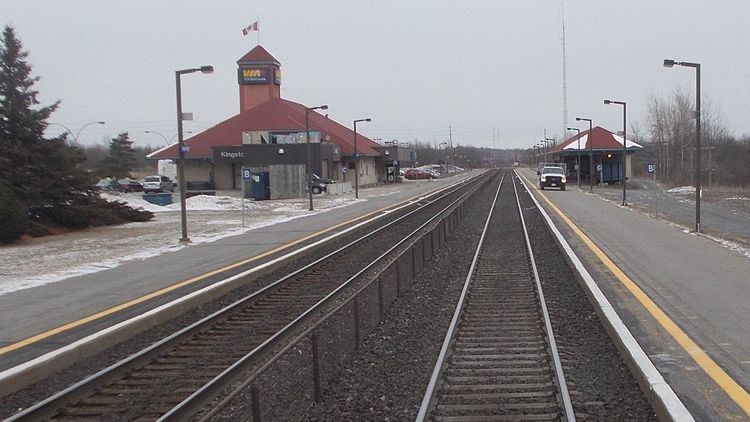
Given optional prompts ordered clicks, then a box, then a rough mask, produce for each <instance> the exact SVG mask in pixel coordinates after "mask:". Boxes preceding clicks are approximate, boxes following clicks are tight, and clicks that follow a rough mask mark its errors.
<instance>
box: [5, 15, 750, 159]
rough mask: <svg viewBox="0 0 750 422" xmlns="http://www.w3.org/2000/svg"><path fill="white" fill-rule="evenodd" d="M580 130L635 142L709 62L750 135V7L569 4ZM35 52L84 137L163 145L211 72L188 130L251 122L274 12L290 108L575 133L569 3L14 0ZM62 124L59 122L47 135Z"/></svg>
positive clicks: (487, 138)
mask: <svg viewBox="0 0 750 422" xmlns="http://www.w3.org/2000/svg"><path fill="white" fill-rule="evenodd" d="M564 7H565V24H566V41H567V42H566V45H567V75H568V77H567V81H568V84H567V85H568V124H569V125H570V126H574V125H576V122H575V117H576V116H581V117H590V118H593V119H594V123H595V124H596V125H601V126H604V127H606V128H608V129H610V130H613V131H616V130H621V126H622V123H621V122H622V117H621V116H622V115H621V109H620V108H619V107H616V106H605V105H603V104H602V100H603V99H604V98H611V99H614V100H621V101H627V102H628V117H629V122H634V121H641V122H643V121H644V119H645V113H646V99H647V97H648V96H649V95H650V94H652V93H653V94H656V95H668V94H669V93H670V92H671V91H673V90H674V89H675V88H677V87H681V88H683V89H685V90H688V91H689V92H691V93H693V92H694V91H693V90H694V83H695V82H694V80H695V79H694V78H695V76H694V71H693V70H692V69H688V68H678V67H675V68H673V69H665V68H664V67H663V66H662V60H663V59H664V58H674V59H676V60H683V61H695V62H700V63H701V64H702V69H701V71H702V89H703V94H704V96H703V98H704V101H707V100H708V101H710V102H711V103H712V104H713V106H714V108H716V109H717V110H718V111H719V112H720V113H721V114H723V116H724V119H725V123H726V125H727V127H728V128H729V130H730V131H731V132H732V133H735V134H737V135H740V134H743V133H744V134H748V133H750V117H749V116H750V113H749V112H748V111H749V110H748V104H750V102H749V101H748V96H749V94H750V81H749V78H748V75H750V70H748V69H750V27H748V22H750V2H748V1H746V0H734V1H730V0H727V1H722V0H718V1H712V2H708V1H697V0H689V1H687V0H660V1H653V0H648V1H647V0H629V1H600V0H599V1H596V0H580V1H570V0H568V1H566V2H565V6H564ZM2 9H3V12H2V14H0V22H1V23H3V24H11V25H13V26H14V27H15V28H16V31H17V35H18V37H19V38H20V39H21V41H22V42H23V44H24V47H25V49H26V50H28V51H30V56H29V60H30V62H31V64H32V65H33V67H34V75H36V76H40V77H41V81H40V82H39V83H38V84H37V89H38V90H39V91H40V96H39V98H40V100H41V102H42V103H43V104H48V103H51V102H53V101H55V100H58V99H59V100H61V105H60V108H59V109H58V111H57V112H56V113H55V114H54V115H53V116H52V118H51V120H50V121H51V122H56V123H60V124H63V125H65V126H68V127H69V128H70V129H71V130H72V131H73V132H74V133H75V132H77V130H78V129H79V128H81V126H82V125H84V124H85V123H86V122H90V121H95V120H104V121H106V122H107V124H106V125H105V126H98V125H97V126H89V127H88V128H86V129H85V130H84V131H83V132H82V134H81V137H80V139H79V140H80V141H81V142H83V143H95V142H101V140H102V139H104V138H107V137H112V136H115V135H116V134H117V133H119V132H122V131H128V132H129V133H130V136H131V139H133V140H135V141H136V143H137V144H139V145H147V144H151V145H153V146H161V145H162V144H163V142H164V141H163V140H162V139H161V138H160V137H158V136H157V135H152V134H145V133H144V131H145V130H152V131H158V132H160V133H162V134H163V135H164V136H165V137H167V138H171V137H172V136H173V135H174V134H175V132H176V122H175V113H176V111H175V92H174V90H175V87H174V71H175V70H177V69H183V68H190V67H195V66H200V65H204V64H211V65H213V66H214V67H215V69H216V71H215V73H213V74H211V75H202V74H200V73H198V74H191V75H187V76H184V77H183V79H182V87H183V89H182V91H183V109H184V110H185V111H191V112H193V113H194V115H195V120H194V121H193V122H187V123H186V130H192V131H195V132H198V131H201V130H204V129H206V128H208V127H211V126H213V125H215V124H217V123H219V122H221V121H223V120H224V119H226V118H229V117H231V116H233V115H235V114H236V113H238V111H239V99H238V86H237V76H236V69H237V64H236V61H237V59H239V58H240V57H241V56H242V55H244V54H245V53H246V52H247V51H249V50H250V49H251V48H253V47H254V46H255V45H256V44H257V38H256V36H255V34H251V35H249V36H247V37H243V36H242V33H241V29H242V28H243V27H245V26H247V25H249V24H250V23H252V22H254V21H255V20H256V18H259V21H260V23H259V25H260V28H261V32H260V36H261V44H262V45H263V46H264V47H265V48H266V49H267V50H268V51H269V52H270V53H271V54H272V55H274V57H276V58H277V59H278V60H279V61H280V62H281V69H282V72H283V79H282V97H283V98H286V99H289V100H292V101H297V102H300V103H303V104H306V105H309V106H315V105H320V104H328V105H329V107H330V108H329V110H328V112H329V115H330V116H331V117H332V118H333V119H336V120H338V121H339V122H341V123H343V124H345V125H348V126H351V121H352V120H353V119H357V118H364V117H372V119H373V122H372V123H369V124H362V125H360V126H358V128H360V129H361V131H362V132H364V133H365V134H366V135H368V136H370V137H371V138H383V139H394V138H397V139H400V140H413V139H415V138H416V139H420V140H423V141H429V142H433V141H438V142H440V141H443V140H446V139H447V137H448V126H449V125H451V126H453V141H454V143H457V144H472V145H475V146H492V143H493V140H492V128H493V126H494V127H496V128H498V129H499V141H498V142H497V145H498V147H502V148H512V147H530V146H531V145H533V144H534V143H536V142H538V141H539V140H541V138H542V137H543V130H544V129H545V128H546V129H547V134H548V136H558V137H559V136H561V134H562V133H561V132H562V129H563V95H562V93H563V89H562V81H563V77H562V39H561V37H562V29H561V25H562V14H561V2H560V0H548V1H536V0H512V1H506V0H503V1H471V2H468V1H467V2H449V1H431V2H408V1H402V0H397V1H390V0H386V1H383V0H378V1H372V0H370V1H355V0H348V1H295V2H289V1H283V0H275V1H238V0H223V1H192V0H183V1H136V0H130V1H120V2H115V1H93V0H92V1H81V0H65V1H59V0H57V1H41V0H34V1H29V0H3V6H2ZM58 130H61V128H59V127H51V128H50V134H52V133H57V131H58Z"/></svg>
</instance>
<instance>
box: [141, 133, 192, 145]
mask: <svg viewBox="0 0 750 422" xmlns="http://www.w3.org/2000/svg"><path fill="white" fill-rule="evenodd" d="M143 133H153V134H155V135H159V136H161V139H164V144H165V145H167V146H169V145H171V143H170V142H172V140H174V138H176V137H177V134H176V133H175V134H174V135H172V137H171V138H169V139H167V137H166V136H164V135H162V134H161V133H160V132H157V131H155V130H145V131H143ZM183 133H193V131H192V130H185V131H183Z"/></svg>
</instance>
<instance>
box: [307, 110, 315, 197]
mask: <svg viewBox="0 0 750 422" xmlns="http://www.w3.org/2000/svg"><path fill="white" fill-rule="evenodd" d="M309 113H310V109H309V108H305V133H306V136H307V181H306V183H307V193H308V195H309V197H310V209H309V211H312V210H313V194H312V152H311V146H310V117H309Z"/></svg>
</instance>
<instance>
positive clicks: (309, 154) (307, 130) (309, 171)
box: [305, 105, 328, 211]
mask: <svg viewBox="0 0 750 422" xmlns="http://www.w3.org/2000/svg"><path fill="white" fill-rule="evenodd" d="M310 110H328V106H327V105H322V106H317V107H305V133H306V136H307V192H308V195H309V196H310V211H312V210H313V193H312V151H311V148H312V147H311V146H310V117H309V113H310Z"/></svg>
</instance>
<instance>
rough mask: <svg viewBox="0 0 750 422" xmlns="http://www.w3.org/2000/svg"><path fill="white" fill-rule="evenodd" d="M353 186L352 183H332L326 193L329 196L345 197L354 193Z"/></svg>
mask: <svg viewBox="0 0 750 422" xmlns="http://www.w3.org/2000/svg"><path fill="white" fill-rule="evenodd" d="M353 190H354V188H352V184H351V183H350V182H337V183H330V184H328V186H327V189H326V193H328V194H329V195H343V194H345V193H349V192H351V191H353Z"/></svg>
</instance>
